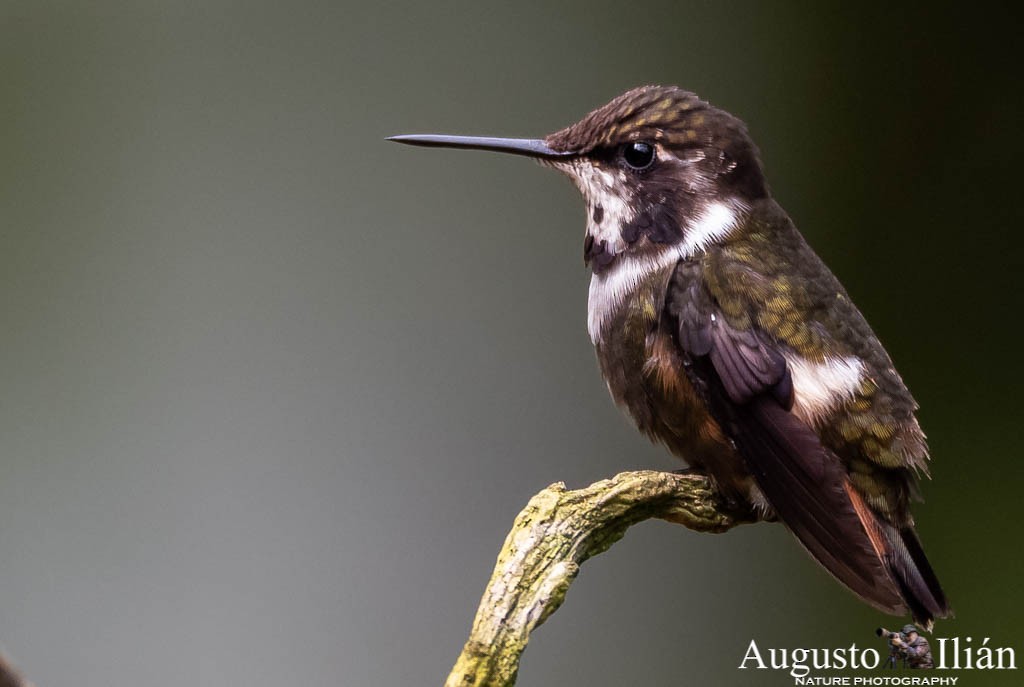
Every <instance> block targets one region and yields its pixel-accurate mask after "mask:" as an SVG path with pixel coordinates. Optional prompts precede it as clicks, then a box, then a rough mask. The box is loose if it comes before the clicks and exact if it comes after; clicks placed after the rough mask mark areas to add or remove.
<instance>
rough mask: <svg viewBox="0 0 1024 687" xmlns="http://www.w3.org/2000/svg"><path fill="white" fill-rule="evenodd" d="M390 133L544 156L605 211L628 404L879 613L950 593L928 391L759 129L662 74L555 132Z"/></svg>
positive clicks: (600, 313) (621, 379)
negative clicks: (824, 241) (865, 302)
mask: <svg viewBox="0 0 1024 687" xmlns="http://www.w3.org/2000/svg"><path fill="white" fill-rule="evenodd" d="M390 140H393V141H397V142H399V143H409V144H412V145H422V146H441V147H450V148H474V149H481V150H492V151H498V152H506V153H514V154H518V155H526V156H528V157H532V158H535V159H537V160H539V161H540V162H541V163H543V164H544V165H546V166H549V167H554V168H555V169H557V170H559V171H561V172H563V173H564V174H566V175H568V176H569V178H570V179H572V181H573V182H574V183H575V184H576V186H577V187H578V188H579V190H580V191H581V192H582V194H583V197H584V199H585V201H586V209H587V232H586V237H585V240H584V243H583V256H584V260H585V262H586V264H587V265H588V266H589V267H590V269H591V270H592V276H591V281H590V296H589V304H588V317H587V322H588V329H589V332H590V338H591V340H592V341H593V343H594V347H595V348H596V350H597V358H598V361H599V364H600V368H601V372H602V374H603V375H604V379H605V381H606V382H607V384H608V389H609V391H610V392H611V395H612V397H613V398H614V399H615V401H616V402H617V403H618V404H619V405H620V406H622V407H623V408H624V409H625V410H626V412H627V413H628V414H629V415H630V416H631V417H632V418H633V420H634V421H635V422H636V425H637V427H638V428H639V429H640V431H641V432H643V433H644V434H646V435H647V436H648V437H650V438H652V439H653V440H655V441H658V442H661V443H663V444H664V445H665V446H666V447H667V448H668V449H669V450H670V451H671V452H672V453H674V454H675V455H677V456H679V457H680V458H683V459H684V460H686V461H687V462H688V463H689V464H690V465H691V466H692V467H693V468H695V469H697V470H700V471H703V472H706V473H707V474H708V475H710V476H711V477H712V478H713V480H714V481H715V483H716V485H717V487H718V489H719V490H720V491H721V492H722V494H723V495H724V496H726V497H727V498H729V499H731V500H732V501H734V502H735V503H736V504H738V505H740V506H743V507H745V508H750V509H753V510H754V511H756V512H758V513H760V514H761V515H762V516H763V517H764V518H766V519H778V520H781V521H782V522H783V523H784V524H785V525H786V527H787V528H789V530H790V531H791V532H792V533H793V534H794V535H796V537H797V539H798V540H799V541H800V543H801V544H802V545H803V546H804V548H806V549H807V551H808V552H810V554H811V555H812V556H813V557H814V558H815V559H816V560H817V561H818V562H819V563H820V564H821V565H822V566H823V567H824V568H825V569H826V570H828V571H829V572H830V573H831V574H832V575H833V576H835V578H836V579H837V580H839V581H840V582H841V583H843V584H844V585H846V586H847V587H849V588H850V589H851V590H852V591H853V592H854V593H856V594H857V595H858V596H859V597H861V598H862V599H864V600H865V601H867V602H868V603H869V604H871V605H872V606H874V607H876V608H878V609H880V610H882V611H885V612H887V613H892V614H895V615H902V614H904V613H907V612H908V611H909V612H910V613H911V614H912V616H913V618H914V620H916V621H917V622H918V623H920V624H921V625H923V626H925V627H928V628H930V627H931V625H932V620H933V618H941V617H945V616H948V615H949V613H950V610H949V606H948V605H947V602H946V597H945V594H944V593H943V591H942V588H941V587H940V585H939V581H938V579H937V578H936V576H935V573H934V572H933V571H932V567H931V565H930V564H929V563H928V559H927V558H926V557H925V554H924V550H923V549H922V547H921V543H920V541H919V540H918V537H917V534H916V533H915V531H914V520H913V518H912V517H911V515H910V509H909V506H910V502H911V501H912V500H914V499H915V498H919V497H918V478H919V475H920V474H922V473H923V474H927V461H928V448H927V445H926V443H925V437H924V434H923V433H922V432H921V428H920V426H919V425H918V422H917V419H916V418H915V416H914V412H915V410H916V409H917V404H916V403H915V402H914V399H913V397H912V396H911V395H910V392H909V391H908V390H907V387H906V386H905V385H904V383H903V380H902V379H901V378H900V375H899V374H898V373H897V372H896V369H895V368H894V367H893V363H892V360H890V358H889V355H888V354H887V353H886V351H885V349H884V348H883V347H882V345H881V344H880V343H879V341H878V338H877V337H876V336H875V334H874V332H873V331H872V330H871V327H870V326H869V325H868V323H867V321H866V320H865V319H864V317H863V315H861V313H860V311H859V310H858V309H857V307H856V306H855V305H854V304H853V302H852V301H851V300H850V297H849V296H848V295H847V293H846V291H845V290H844V289H843V287H842V285H841V284H840V283H839V281H838V280H837V279H836V278H835V276H833V274H832V272H830V271H829V269H828V268H827V267H826V266H825V264H824V263H822V261H821V259H820V258H819V257H818V256H817V255H816V254H815V253H814V251H813V250H811V248H810V247H809V246H808V245H807V243H806V242H805V241H804V238H803V236H801V235H800V233H799V232H798V231H797V229H796V227H795V226H794V225H793V222H792V220H790V218H789V216H788V215H787V214H786V212H785V211H784V210H783V209H782V208H781V207H780V206H779V205H778V203H776V202H775V200H774V199H773V198H772V196H771V193H770V192H769V190H768V186H767V184H766V182H765V178H764V172H763V170H762V167H761V161H760V158H759V153H758V150H757V147H756V146H755V145H754V143H753V141H752V140H751V139H750V136H749V135H748V134H747V130H746V127H745V126H744V124H743V122H741V121H740V120H739V119H737V118H736V117H734V116H733V115H731V114H729V113H728V112H725V111H723V110H720V109H718V108H716V107H713V106H711V105H710V104H708V103H707V102H705V101H703V100H700V99H699V98H698V97H697V96H696V95H694V94H693V93H690V92H688V91H684V90H682V89H679V88H675V87H661V86H644V87H641V88H636V89H633V90H631V91H628V92H627V93H624V94H623V95H621V96H619V97H617V98H615V99H614V100H612V101H611V102H609V103H608V104H607V105H604V106H603V107H600V108H598V109H597V110H594V111H593V112H591V113H590V114H588V115H587V116H586V117H584V118H583V119H582V120H580V121H579V122H577V123H576V124H573V125H572V126H569V127H567V128H565V129H562V130H561V131H558V132H555V133H553V134H551V135H550V136H548V137H547V138H544V139H542V140H533V139H505V138H483V137H469V136H439V135H411V136H395V137H393V138H391V139H390Z"/></svg>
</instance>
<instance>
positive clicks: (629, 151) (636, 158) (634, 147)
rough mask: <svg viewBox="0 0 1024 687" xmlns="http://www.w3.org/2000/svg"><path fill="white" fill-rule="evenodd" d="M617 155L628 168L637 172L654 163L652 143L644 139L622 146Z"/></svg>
mask: <svg viewBox="0 0 1024 687" xmlns="http://www.w3.org/2000/svg"><path fill="white" fill-rule="evenodd" d="M619 155H620V156H621V157H622V159H623V161H624V162H625V163H626V164H627V165H629V166H630V168H632V169H635V170H637V171H638V172H639V171H641V170H645V169H647V168H649V167H650V166H651V165H653V164H654V145H653V144H651V143H648V142H646V141H634V142H632V143H627V144H626V145H624V146H622V152H620V153H619Z"/></svg>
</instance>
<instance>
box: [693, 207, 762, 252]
mask: <svg viewBox="0 0 1024 687" xmlns="http://www.w3.org/2000/svg"><path fill="white" fill-rule="evenodd" d="M744 210H746V208H745V207H743V206H742V205H741V204H740V203H739V202H738V201H728V202H717V203H708V204H707V205H706V206H704V208H702V209H701V211H700V212H699V213H697V216H696V217H695V218H694V219H692V220H690V222H688V223H687V225H686V229H685V233H684V234H683V245H682V247H681V252H682V253H683V255H685V256H687V257H689V256H691V255H693V254H694V253H696V252H697V251H701V250H704V249H705V248H707V247H708V246H710V245H712V244H713V243H716V242H718V241H720V240H721V239H723V238H725V237H726V236H728V235H729V232H730V231H732V230H733V227H735V226H736V222H737V220H738V219H739V218H738V215H739V214H741V213H742V212H743V211H744Z"/></svg>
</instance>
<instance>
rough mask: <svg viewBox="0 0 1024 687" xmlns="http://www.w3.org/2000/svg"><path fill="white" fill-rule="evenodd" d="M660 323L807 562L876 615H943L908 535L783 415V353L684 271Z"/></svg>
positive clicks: (787, 382)
mask: <svg viewBox="0 0 1024 687" xmlns="http://www.w3.org/2000/svg"><path fill="white" fill-rule="evenodd" d="M666 313H667V315H668V316H669V317H670V318H671V319H670V322H669V324H670V325H671V326H673V327H674V332H675V333H677V340H678V342H679V346H680V348H681V349H682V352H683V354H684V356H685V359H686V360H687V362H688V364H687V374H688V375H689V376H690V378H691V381H692V382H693V383H694V387H695V388H697V389H700V390H702V393H703V394H704V395H705V396H706V398H705V400H706V401H707V403H708V406H709V408H710V410H711V414H712V415H713V416H714V417H715V419H716V420H717V421H718V423H719V424H720V425H721V426H722V428H723V430H724V431H725V432H726V433H727V435H728V436H729V438H730V439H732V441H733V442H734V444H735V445H736V447H737V449H738V451H739V453H740V455H741V456H742V458H743V460H744V462H745V463H746V464H747V468H748V470H749V471H750V473H751V474H752V475H753V477H754V479H755V481H756V483H757V485H758V487H759V488H760V489H761V491H762V493H763V494H764V496H765V498H766V499H767V501H768V502H769V504H771V506H772V508H773V509H774V510H775V512H776V513H777V515H778V517H779V519H780V520H781V521H782V522H783V523H785V525H786V526H787V527H788V528H789V529H790V530H791V531H792V532H793V533H794V534H795V535H796V537H797V538H798V539H799V540H800V542H801V544H803V546H804V547H805V548H806V549H807V550H808V552H810V554H811V555H812V556H813V557H814V558H815V559H817V560H818V561H819V562H820V563H821V564H822V565H823V566H824V567H825V568H826V569H827V570H828V571H829V572H830V573H832V575H834V576H835V577H836V578H837V579H838V580H839V581H841V582H842V583H843V584H845V585H846V586H848V587H849V588H850V589H851V590H852V591H854V592H855V593H856V594H858V595H859V596H861V597H862V598H863V599H865V600H866V601H868V602H869V603H871V604H872V605H874V606H876V607H877V608H879V609H881V610H883V611H886V612H889V613H901V612H903V611H905V610H906V609H907V608H909V609H910V611H911V612H912V613H913V615H914V617H915V618H916V619H917V620H919V621H920V622H922V623H923V624H925V625H930V623H931V619H932V617H933V616H936V615H944V614H945V613H946V612H947V609H946V602H945V599H944V598H943V597H942V593H941V588H940V587H939V585H938V581H937V580H936V579H935V575H934V573H933V572H932V569H931V567H930V566H929V565H928V561H927V559H926V558H925V557H924V553H923V551H922V550H921V547H920V544H919V543H918V541H917V537H916V535H914V532H913V529H912V528H911V527H909V526H908V527H903V528H897V527H895V526H894V525H892V524H890V523H889V522H887V521H885V520H883V519H882V518H881V517H880V516H879V515H878V514H877V513H875V512H874V511H872V510H871V509H870V508H869V507H867V506H866V505H865V503H864V500H863V499H862V497H861V496H860V495H859V493H858V492H857V491H856V490H855V489H854V488H853V486H852V485H851V483H850V481H849V479H848V475H847V471H846V466H845V464H844V463H843V462H842V461H841V460H840V459H839V458H838V457H837V456H836V455H835V453H833V452H832V451H831V450H830V449H829V448H827V447H826V446H825V445H824V444H823V443H822V441H821V439H820V437H819V436H818V434H817V433H816V432H815V430H814V429H813V428H812V427H810V426H808V425H807V424H805V423H804V422H803V421H802V420H801V419H800V418H799V417H798V416H796V415H795V414H793V413H791V412H789V411H790V409H791V408H792V405H793V393H794V392H793V380H792V375H791V374H790V370H789V369H788V366H787V363H786V358H785V357H784V355H783V351H782V346H781V345H780V344H778V343H777V342H775V341H773V340H772V339H771V338H770V337H769V336H768V335H766V334H765V333H763V332H761V331H759V330H758V329H756V328H755V327H754V326H753V325H749V326H748V327H747V328H745V329H744V328H741V327H739V326H733V325H732V324H730V321H729V319H728V318H727V317H726V315H725V313H724V312H723V311H722V309H721V308H720V307H718V304H717V303H716V302H715V301H714V298H713V297H712V296H711V294H710V293H709V291H708V289H707V288H706V286H705V285H704V283H703V280H702V279H701V274H700V271H699V268H698V267H697V266H696V265H693V264H690V263H685V262H683V263H680V264H679V266H678V267H677V268H676V273H675V275H674V277H673V280H672V283H671V286H670V291H669V294H668V297H667V300H666Z"/></svg>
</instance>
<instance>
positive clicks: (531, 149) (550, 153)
mask: <svg viewBox="0 0 1024 687" xmlns="http://www.w3.org/2000/svg"><path fill="white" fill-rule="evenodd" d="M388 140H389V141H395V142H396V143H405V144H408V145H412V146H428V147H431V148H467V149H469V150H492V151H494V152H498V153H512V154H513V155H525V156H527V157H539V158H548V159H552V158H565V157H573V156H574V155H575V154H576V153H573V152H562V151H559V150H554V149H553V148H551V147H549V146H548V144H547V143H545V142H544V141H542V140H541V139H539V138H490V137H487V136H444V135H439V134H410V135H405V136H391V137H390V138H388Z"/></svg>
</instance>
